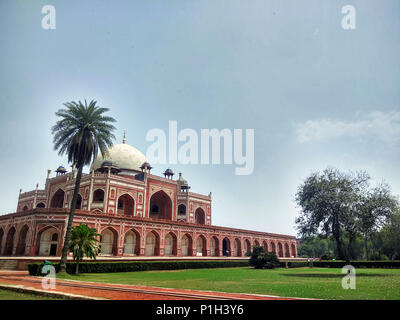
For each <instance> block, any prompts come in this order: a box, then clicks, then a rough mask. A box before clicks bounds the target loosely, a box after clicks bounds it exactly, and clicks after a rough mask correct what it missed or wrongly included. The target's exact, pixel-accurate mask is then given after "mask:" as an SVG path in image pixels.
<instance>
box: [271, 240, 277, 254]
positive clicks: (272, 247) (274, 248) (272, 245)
mask: <svg viewBox="0 0 400 320" xmlns="http://www.w3.org/2000/svg"><path fill="white" fill-rule="evenodd" d="M271 251H272V252H273V253H275V255H276V246H275V243H274V242H271Z"/></svg>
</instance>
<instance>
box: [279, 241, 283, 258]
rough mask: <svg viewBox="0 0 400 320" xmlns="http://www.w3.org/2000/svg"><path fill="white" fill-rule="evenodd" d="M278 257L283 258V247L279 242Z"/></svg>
mask: <svg viewBox="0 0 400 320" xmlns="http://www.w3.org/2000/svg"><path fill="white" fill-rule="evenodd" d="M278 257H283V246H282V243H280V242H278Z"/></svg>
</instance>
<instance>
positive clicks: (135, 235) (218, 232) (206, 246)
mask: <svg viewBox="0 0 400 320" xmlns="http://www.w3.org/2000/svg"><path fill="white" fill-rule="evenodd" d="M151 169H152V168H151V166H150V165H149V164H148V163H147V161H146V158H145V156H144V155H143V154H142V153H141V152H140V151H138V150H137V149H135V148H133V147H131V146H129V145H128V144H125V141H124V143H122V144H119V145H115V146H113V147H112V148H110V150H109V155H108V157H107V159H103V158H102V157H101V155H100V156H99V157H97V159H95V160H94V162H93V164H92V166H91V168H90V173H89V174H84V175H83V176H82V182H81V186H80V191H79V197H78V202H77V211H76V213H75V217H74V225H77V224H79V223H84V224H87V225H89V226H90V227H94V228H96V229H97V231H98V233H99V234H101V237H100V241H101V255H104V256H127V257H129V256H138V255H140V256H237V257H243V256H245V255H246V253H248V252H250V250H251V247H252V246H253V245H262V246H264V247H265V249H266V250H268V251H274V252H275V253H276V254H277V255H278V256H279V257H297V249H296V238H295V237H293V236H287V235H280V234H272V233H265V232H258V231H250V230H242V229H233V228H225V227H218V226H213V225H212V223H211V221H212V220H211V193H210V194H209V195H201V194H197V193H193V192H190V191H189V189H190V187H189V185H188V183H187V181H186V180H184V179H183V178H182V175H181V174H179V178H178V179H177V180H173V175H174V173H173V172H172V171H171V170H170V169H167V170H166V171H165V172H164V177H160V176H156V175H153V174H151ZM74 176H75V172H74V171H72V172H67V171H66V170H65V168H63V167H59V168H58V169H57V170H56V176H54V177H50V170H49V171H48V175H47V179H46V185H45V189H44V190H38V187H36V190H33V191H30V192H26V193H20V195H19V199H18V206H17V212H16V213H12V214H7V215H1V216H0V254H1V255H3V256H59V255H61V250H62V246H63V243H64V233H65V229H66V225H67V221H68V214H69V207H70V204H71V199H72V194H73V191H74V186H75V182H74Z"/></svg>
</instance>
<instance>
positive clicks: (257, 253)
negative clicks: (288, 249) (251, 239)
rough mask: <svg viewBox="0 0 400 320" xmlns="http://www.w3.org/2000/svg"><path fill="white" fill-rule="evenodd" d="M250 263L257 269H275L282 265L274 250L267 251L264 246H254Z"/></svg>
mask: <svg viewBox="0 0 400 320" xmlns="http://www.w3.org/2000/svg"><path fill="white" fill-rule="evenodd" d="M249 264H250V265H251V266H253V267H254V268H255V269H263V268H266V269H274V268H276V267H279V266H280V263H279V259H278V257H277V256H276V255H275V253H273V252H268V253H267V252H265V249H264V247H261V246H254V247H253V252H252V253H251V257H250V259H249Z"/></svg>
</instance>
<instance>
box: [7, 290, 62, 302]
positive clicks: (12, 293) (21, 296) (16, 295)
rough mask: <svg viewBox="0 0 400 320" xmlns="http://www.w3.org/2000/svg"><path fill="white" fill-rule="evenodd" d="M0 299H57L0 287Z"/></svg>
mask: <svg viewBox="0 0 400 320" xmlns="http://www.w3.org/2000/svg"><path fill="white" fill-rule="evenodd" d="M0 300H58V299H55V298H50V297H44V296H37V295H34V294H27V293H20V292H16V291H13V290H5V289H0Z"/></svg>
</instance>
